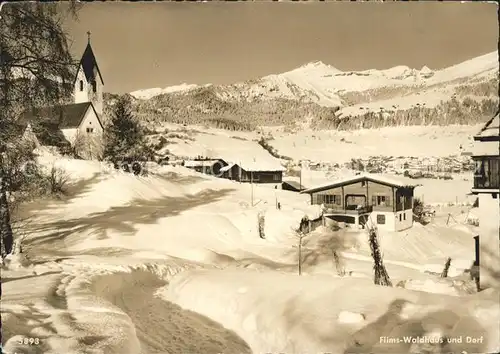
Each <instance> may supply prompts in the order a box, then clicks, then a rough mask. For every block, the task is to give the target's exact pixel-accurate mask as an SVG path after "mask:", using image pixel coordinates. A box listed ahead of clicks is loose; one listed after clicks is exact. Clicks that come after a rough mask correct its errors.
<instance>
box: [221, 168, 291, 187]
mask: <svg viewBox="0 0 500 354" xmlns="http://www.w3.org/2000/svg"><path fill="white" fill-rule="evenodd" d="M283 171H284V168H283V167H282V166H277V165H276V166H266V165H265V164H262V165H260V164H259V163H230V164H228V165H227V166H225V167H223V168H221V169H220V172H222V175H221V177H222V178H227V179H230V180H233V181H238V182H249V183H274V184H276V185H280V184H281V182H282V180H283Z"/></svg>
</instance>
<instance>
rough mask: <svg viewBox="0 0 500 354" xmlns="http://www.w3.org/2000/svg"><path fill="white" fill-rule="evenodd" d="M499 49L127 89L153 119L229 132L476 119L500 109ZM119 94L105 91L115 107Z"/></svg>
mask: <svg viewBox="0 0 500 354" xmlns="http://www.w3.org/2000/svg"><path fill="white" fill-rule="evenodd" d="M498 63H499V60H498V52H492V53H489V54H486V55H482V56H480V57H476V58H473V59H471V60H468V61H465V62H462V63H460V64H457V65H454V66H451V67H448V68H444V69H441V70H432V69H430V68H428V67H426V66H424V67H422V68H420V69H414V68H409V67H408V66H403V65H401V66H396V67H393V68H390V69H385V70H377V69H371V70H364V71H341V70H338V69H336V68H335V67H333V66H331V65H328V64H325V63H323V62H321V61H316V62H311V63H307V64H305V65H303V66H301V67H299V68H296V69H294V70H291V71H288V72H284V73H281V74H273V75H268V76H265V77H262V78H257V79H253V80H248V81H244V82H238V83H234V84H230V85H211V84H206V85H197V84H182V85H178V86H171V87H167V88H164V89H161V88H152V89H146V90H139V91H134V92H131V93H129V94H126V95H127V96H128V97H129V98H130V99H131V101H132V107H133V109H134V111H135V113H136V114H137V115H138V116H139V117H140V118H141V119H143V120H144V121H146V122H148V123H161V122H172V123H183V124H205V125H207V126H214V127H218V128H225V129H231V130H253V129H255V128H256V127H258V126H273V125H284V126H287V127H290V128H293V127H294V126H300V127H303V126H304V123H306V124H307V125H308V126H309V127H310V128H313V129H356V128H373V127H381V126H393V125H428V124H435V125H446V124H476V123H479V122H482V121H484V120H486V119H487V118H488V117H489V116H491V115H492V114H494V113H495V112H496V110H497V109H498V97H499V94H498V83H499V65H498ZM117 97H118V95H114V94H107V95H106V96H105V100H106V102H107V103H108V105H107V106H108V107H107V108H108V109H107V113H108V114H109V113H110V112H109V108H110V107H109V106H110V104H112V102H113V101H114V100H115V99H116V98H117Z"/></svg>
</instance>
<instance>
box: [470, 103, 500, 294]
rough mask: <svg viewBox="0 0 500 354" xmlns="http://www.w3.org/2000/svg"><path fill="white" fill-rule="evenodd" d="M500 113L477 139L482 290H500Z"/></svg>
mask: <svg viewBox="0 0 500 354" xmlns="http://www.w3.org/2000/svg"><path fill="white" fill-rule="evenodd" d="M499 113H500V111H499V112H497V113H496V114H495V115H494V116H493V117H492V118H491V119H489V120H488V121H487V122H486V124H485V125H484V126H483V127H482V129H481V130H480V131H479V132H478V133H477V134H476V135H475V136H474V145H473V149H472V153H473V155H472V159H473V160H474V163H475V172H474V184H473V186H472V190H471V192H472V194H475V195H477V196H478V202H479V206H478V209H479V210H478V216H479V235H478V236H476V260H475V263H476V265H478V266H479V287H480V288H481V289H485V288H488V287H497V288H498V287H500V198H499V195H500V114H499Z"/></svg>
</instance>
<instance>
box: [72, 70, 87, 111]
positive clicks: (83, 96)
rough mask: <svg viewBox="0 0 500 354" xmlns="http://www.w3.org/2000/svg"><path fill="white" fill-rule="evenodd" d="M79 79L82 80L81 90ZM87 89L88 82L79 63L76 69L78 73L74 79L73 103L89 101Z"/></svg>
mask: <svg viewBox="0 0 500 354" xmlns="http://www.w3.org/2000/svg"><path fill="white" fill-rule="evenodd" d="M80 81H81V82H83V91H80ZM88 93H89V91H88V83H87V79H86V78H85V73H84V72H83V68H82V66H81V65H80V68H79V69H78V75H77V77H76V81H75V87H74V100H75V103H82V102H89V94H88Z"/></svg>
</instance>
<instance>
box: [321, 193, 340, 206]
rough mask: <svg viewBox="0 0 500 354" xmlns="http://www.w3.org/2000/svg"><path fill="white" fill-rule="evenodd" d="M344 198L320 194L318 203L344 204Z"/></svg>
mask: <svg viewBox="0 0 500 354" xmlns="http://www.w3.org/2000/svg"><path fill="white" fill-rule="evenodd" d="M341 201H342V197H341V196H340V195H337V194H335V195H333V194H318V203H320V204H335V205H341V204H342V202H341Z"/></svg>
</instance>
